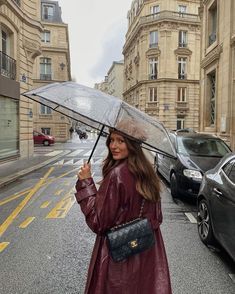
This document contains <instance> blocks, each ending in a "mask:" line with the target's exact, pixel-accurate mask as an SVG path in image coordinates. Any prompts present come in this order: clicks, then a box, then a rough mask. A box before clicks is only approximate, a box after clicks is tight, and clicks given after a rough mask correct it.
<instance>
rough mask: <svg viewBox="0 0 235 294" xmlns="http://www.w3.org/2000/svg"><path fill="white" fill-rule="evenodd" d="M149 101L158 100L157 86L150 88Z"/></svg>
mask: <svg viewBox="0 0 235 294" xmlns="http://www.w3.org/2000/svg"><path fill="white" fill-rule="evenodd" d="M149 102H157V87H151V88H149Z"/></svg>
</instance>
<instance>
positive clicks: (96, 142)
mask: <svg viewBox="0 0 235 294" xmlns="http://www.w3.org/2000/svg"><path fill="white" fill-rule="evenodd" d="M103 129H104V125H103V126H102V128H101V130H100V133H99V135H98V137H97V139H96V141H95V145H94V147H93V149H92V151H91V154H90V156H89V158H88V161H87V163H89V162H90V160H91V157H92V155H93V153H94V151H95V148H96V146H97V144H98V141H99V139H100V136H101V134H102V132H103Z"/></svg>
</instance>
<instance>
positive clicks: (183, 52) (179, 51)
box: [174, 48, 193, 56]
mask: <svg viewBox="0 0 235 294" xmlns="http://www.w3.org/2000/svg"><path fill="white" fill-rule="evenodd" d="M174 53H175V55H176V56H178V55H186V56H191V55H192V53H193V52H192V51H191V50H190V49H189V48H177V49H175V51H174Z"/></svg>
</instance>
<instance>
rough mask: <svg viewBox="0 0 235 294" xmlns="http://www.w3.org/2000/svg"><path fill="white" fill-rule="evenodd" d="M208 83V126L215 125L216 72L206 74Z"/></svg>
mask: <svg viewBox="0 0 235 294" xmlns="http://www.w3.org/2000/svg"><path fill="white" fill-rule="evenodd" d="M208 82H209V99H210V101H209V113H210V116H209V119H210V125H212V126H213V125H214V124H215V105H216V103H215V100H216V72H215V71H213V72H212V73H210V74H208Z"/></svg>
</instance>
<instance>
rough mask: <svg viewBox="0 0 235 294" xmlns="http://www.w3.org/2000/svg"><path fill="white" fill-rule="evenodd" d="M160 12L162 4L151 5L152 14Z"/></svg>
mask: <svg viewBox="0 0 235 294" xmlns="http://www.w3.org/2000/svg"><path fill="white" fill-rule="evenodd" d="M159 12H160V6H159V5H154V6H151V7H150V14H155V13H159Z"/></svg>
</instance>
